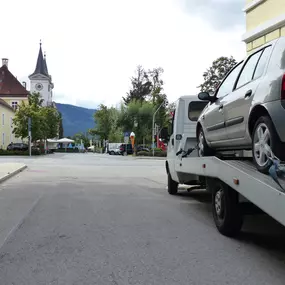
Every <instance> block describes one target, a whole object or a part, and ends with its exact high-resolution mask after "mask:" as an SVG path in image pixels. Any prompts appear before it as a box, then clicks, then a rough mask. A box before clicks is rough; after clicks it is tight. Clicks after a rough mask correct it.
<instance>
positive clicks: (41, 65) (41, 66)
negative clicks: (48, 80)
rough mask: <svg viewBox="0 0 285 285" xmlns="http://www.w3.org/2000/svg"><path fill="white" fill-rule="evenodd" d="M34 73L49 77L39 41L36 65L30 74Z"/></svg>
mask: <svg viewBox="0 0 285 285" xmlns="http://www.w3.org/2000/svg"><path fill="white" fill-rule="evenodd" d="M36 74H41V75H44V76H47V77H49V74H48V69H47V64H46V60H45V58H44V56H43V51H42V44H41V43H40V49H39V54H38V59H37V65H36V68H35V71H34V72H33V73H32V74H31V75H30V76H33V75H36Z"/></svg>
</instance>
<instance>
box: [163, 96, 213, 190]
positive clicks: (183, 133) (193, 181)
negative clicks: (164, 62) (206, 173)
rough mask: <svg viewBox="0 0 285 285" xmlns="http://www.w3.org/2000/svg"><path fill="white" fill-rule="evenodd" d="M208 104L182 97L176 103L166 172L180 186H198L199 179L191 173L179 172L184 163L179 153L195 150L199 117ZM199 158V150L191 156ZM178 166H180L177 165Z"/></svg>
mask: <svg viewBox="0 0 285 285" xmlns="http://www.w3.org/2000/svg"><path fill="white" fill-rule="evenodd" d="M207 104H208V102H205V101H201V100H199V99H198V96H194V95H191V96H182V97H180V98H179V99H178V100H177V102H176V107H175V111H174V116H173V118H172V123H171V133H170V138H169V142H168V147H167V160H166V171H167V173H168V174H170V173H171V178H172V180H174V181H175V182H177V183H179V184H187V185H197V184H200V183H199V177H198V176H196V175H193V174H189V173H182V172H177V171H176V169H179V168H180V167H176V164H181V163H182V158H181V156H179V157H180V159H178V156H177V153H178V152H179V151H180V150H181V149H182V150H188V149H190V148H194V147H195V146H196V145H197V138H196V125H197V120H198V118H199V115H200V114H201V112H202V111H203V109H204V108H205V106H206V105H207ZM189 156H190V157H191V156H194V157H195V156H197V150H195V151H193V152H192V153H191V154H190V155H189ZM177 166H178V165H177Z"/></svg>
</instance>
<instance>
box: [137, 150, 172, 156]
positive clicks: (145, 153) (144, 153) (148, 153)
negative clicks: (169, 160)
mask: <svg viewBox="0 0 285 285" xmlns="http://www.w3.org/2000/svg"><path fill="white" fill-rule="evenodd" d="M166 155H167V153H166V151H163V150H159V151H157V150H155V151H154V156H155V157H166ZM137 156H152V151H139V152H138V153H137Z"/></svg>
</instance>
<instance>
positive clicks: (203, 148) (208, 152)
mask: <svg viewBox="0 0 285 285" xmlns="http://www.w3.org/2000/svg"><path fill="white" fill-rule="evenodd" d="M197 141H198V156H199V157H204V156H214V155H215V151H214V150H213V149H212V148H210V147H209V146H208V144H207V142H206V139H205V135H204V131H203V129H202V127H201V128H200V129H199V131H198V137H197Z"/></svg>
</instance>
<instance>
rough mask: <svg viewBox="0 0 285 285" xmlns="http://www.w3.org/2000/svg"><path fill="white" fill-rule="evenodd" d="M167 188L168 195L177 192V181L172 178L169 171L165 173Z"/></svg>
mask: <svg viewBox="0 0 285 285" xmlns="http://www.w3.org/2000/svg"><path fill="white" fill-rule="evenodd" d="M167 189H168V193H169V194H170V195H176V194H177V192H178V183H177V182H176V181H174V180H172V178H171V175H170V173H169V172H168V174H167Z"/></svg>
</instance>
